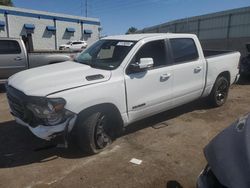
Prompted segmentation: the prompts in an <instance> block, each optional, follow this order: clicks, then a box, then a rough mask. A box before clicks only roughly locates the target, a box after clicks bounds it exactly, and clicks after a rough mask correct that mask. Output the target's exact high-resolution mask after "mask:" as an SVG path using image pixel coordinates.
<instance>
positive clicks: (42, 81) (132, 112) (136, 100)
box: [6, 34, 240, 153]
mask: <svg viewBox="0 0 250 188" xmlns="http://www.w3.org/2000/svg"><path fill="white" fill-rule="evenodd" d="M239 59H240V53H238V52H226V51H223V52H220V51H204V52H203V50H202V48H201V45H200V42H199V40H198V38H197V37H196V36H195V35H192V34H135V35H124V36H113V37H106V38H103V39H101V40H99V41H98V42H96V43H95V44H93V45H92V46H90V47H89V48H87V49H86V50H85V51H84V52H82V53H81V54H80V55H79V56H78V57H77V58H76V60H75V63H73V62H64V63H60V64H54V65H48V66H45V67H39V68H35V69H32V70H26V71H23V72H20V73H17V74H15V75H14V76H12V77H10V78H9V80H8V84H6V87H7V96H8V100H9V104H10V108H11V112H12V114H13V116H14V117H15V119H16V121H17V122H18V123H20V124H22V125H25V126H27V127H29V129H30V130H31V131H32V132H33V133H34V134H35V135H36V136H38V137H40V138H43V139H46V140H50V139H52V138H54V137H56V136H58V135H60V134H63V135H67V134H68V133H71V134H72V135H74V136H75V138H77V141H78V142H77V143H78V144H79V146H80V147H81V148H82V149H83V150H85V151H87V152H90V153H97V152H100V151H102V150H103V149H104V148H105V147H106V146H107V145H109V143H110V142H111V140H112V138H113V137H114V136H115V133H116V131H119V130H120V129H121V128H122V127H123V126H126V125H128V124H130V123H132V122H135V121H137V120H140V119H142V118H145V117H148V116H151V115H154V114H156V113H159V112H162V111H165V110H168V109H171V108H174V107H177V106H180V105H182V104H184V103H188V102H190V101H192V100H195V99H198V98H201V97H208V99H209V100H210V102H211V104H213V105H214V106H221V105H222V104H224V103H225V101H226V99H227V94H228V90H229V86H230V85H231V84H233V83H234V82H235V81H236V80H237V79H238V77H239V75H238V72H239V70H238V63H239Z"/></svg>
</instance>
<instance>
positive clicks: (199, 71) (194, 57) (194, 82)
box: [169, 38, 206, 106]
mask: <svg viewBox="0 0 250 188" xmlns="http://www.w3.org/2000/svg"><path fill="white" fill-rule="evenodd" d="M169 43H170V46H171V51H172V61H173V66H172V69H173V70H172V71H173V77H174V78H173V105H174V106H178V105H181V104H184V103H187V102H189V101H192V100H194V99H197V98H199V97H200V96H201V94H202V92H203V88H204V83H205V80H204V79H205V69H206V67H204V66H205V62H204V60H203V59H202V58H200V57H199V53H198V50H197V47H196V44H195V41H194V40H193V39H192V38H172V39H169Z"/></svg>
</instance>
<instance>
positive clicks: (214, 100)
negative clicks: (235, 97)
mask: <svg viewBox="0 0 250 188" xmlns="http://www.w3.org/2000/svg"><path fill="white" fill-rule="evenodd" d="M228 91H229V81H228V80H227V79H226V78H225V77H224V76H220V77H218V78H217V79H216V81H215V84H214V87H213V89H212V91H211V93H210V96H209V102H210V104H211V105H212V106H213V107H219V106H222V105H223V104H225V102H226V100H227V96H228Z"/></svg>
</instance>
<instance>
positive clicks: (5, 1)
mask: <svg viewBox="0 0 250 188" xmlns="http://www.w3.org/2000/svg"><path fill="white" fill-rule="evenodd" d="M0 5H4V6H10V7H13V2H12V0H0Z"/></svg>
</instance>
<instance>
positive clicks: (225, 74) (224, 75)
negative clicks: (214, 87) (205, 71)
mask: <svg viewBox="0 0 250 188" xmlns="http://www.w3.org/2000/svg"><path fill="white" fill-rule="evenodd" d="M221 76H223V77H225V78H226V79H227V80H228V82H229V83H231V75H230V72H229V71H224V72H221V73H220V74H219V75H218V76H217V78H216V80H217V79H218V78H219V77H221ZM216 80H215V82H214V84H215V83H216Z"/></svg>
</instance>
